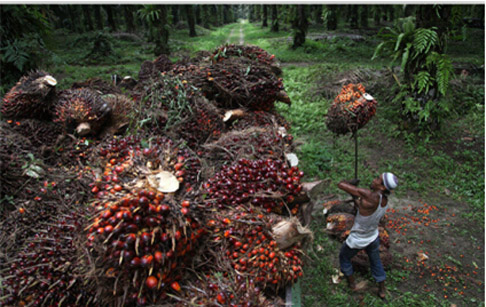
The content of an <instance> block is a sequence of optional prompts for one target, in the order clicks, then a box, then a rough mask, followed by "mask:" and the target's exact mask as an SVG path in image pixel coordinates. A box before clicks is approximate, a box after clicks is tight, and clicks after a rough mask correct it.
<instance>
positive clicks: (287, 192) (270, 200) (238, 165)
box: [204, 159, 304, 215]
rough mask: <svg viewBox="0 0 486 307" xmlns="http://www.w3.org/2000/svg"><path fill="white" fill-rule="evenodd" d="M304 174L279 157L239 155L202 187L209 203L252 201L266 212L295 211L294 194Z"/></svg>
mask: <svg viewBox="0 0 486 307" xmlns="http://www.w3.org/2000/svg"><path fill="white" fill-rule="evenodd" d="M303 176H304V172H303V171H299V169H298V168H297V167H296V166H293V167H289V166H288V165H287V164H286V163H285V162H282V160H272V159H267V160H248V159H240V160H238V161H236V162H235V163H233V164H232V165H231V166H228V165H223V167H222V168H221V171H220V172H218V173H217V174H216V175H215V176H213V177H212V178H210V179H209V180H208V181H207V182H206V183H205V184H204V188H205V190H206V193H207V196H208V197H207V200H208V204H207V205H208V206H210V207H216V208H218V209H222V208H228V207H236V206H238V205H242V204H245V205H250V204H251V205H253V206H257V207H261V208H263V209H264V210H266V212H268V213H270V212H275V213H278V214H288V213H289V212H287V209H288V210H289V211H290V213H291V214H294V215H295V214H297V212H298V210H299V204H298V203H297V202H295V200H296V197H297V196H298V195H299V194H300V193H301V191H302V185H301V184H300V179H301V178H302V177H303Z"/></svg>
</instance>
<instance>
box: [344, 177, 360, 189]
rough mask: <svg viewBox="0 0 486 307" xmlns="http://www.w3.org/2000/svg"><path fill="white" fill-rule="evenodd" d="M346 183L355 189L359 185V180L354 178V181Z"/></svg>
mask: <svg viewBox="0 0 486 307" xmlns="http://www.w3.org/2000/svg"><path fill="white" fill-rule="evenodd" d="M346 182H347V183H349V184H351V185H354V186H355V187H357V186H358V184H359V179H358V178H355V179H351V180H347V181H346Z"/></svg>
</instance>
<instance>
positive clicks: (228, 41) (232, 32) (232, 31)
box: [226, 28, 235, 44]
mask: <svg viewBox="0 0 486 307" xmlns="http://www.w3.org/2000/svg"><path fill="white" fill-rule="evenodd" d="M234 34H235V29H234V28H233V29H231V32H230V34H229V35H228V39H227V40H226V43H227V44H230V43H231V38H232V37H233V35H234Z"/></svg>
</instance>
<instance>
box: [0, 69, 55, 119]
mask: <svg viewBox="0 0 486 307" xmlns="http://www.w3.org/2000/svg"><path fill="white" fill-rule="evenodd" d="M56 84H57V81H56V79H54V77H52V76H51V75H49V74H48V73H47V72H45V71H34V72H31V73H29V74H28V75H26V76H23V77H22V78H20V80H19V81H18V82H17V83H16V84H15V86H14V87H12V89H10V91H8V93H7V94H5V96H4V97H3V99H2V100H3V103H2V107H1V112H2V114H3V116H4V117H6V118H13V119H21V118H37V119H50V118H51V117H52V108H53V106H54V102H55V99H56V89H55V86H56Z"/></svg>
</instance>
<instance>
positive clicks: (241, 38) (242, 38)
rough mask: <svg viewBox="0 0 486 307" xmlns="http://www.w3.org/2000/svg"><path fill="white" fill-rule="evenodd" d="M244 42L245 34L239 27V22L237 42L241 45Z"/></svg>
mask: <svg viewBox="0 0 486 307" xmlns="http://www.w3.org/2000/svg"><path fill="white" fill-rule="evenodd" d="M244 43H245V34H244V33H243V28H242V27H241V24H240V41H239V44H240V45H243V44H244Z"/></svg>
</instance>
